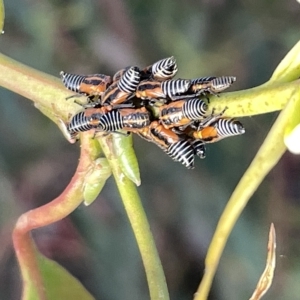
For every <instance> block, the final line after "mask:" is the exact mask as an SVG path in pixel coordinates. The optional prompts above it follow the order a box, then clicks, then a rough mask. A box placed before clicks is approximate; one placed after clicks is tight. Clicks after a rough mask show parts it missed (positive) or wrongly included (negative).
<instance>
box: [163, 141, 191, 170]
mask: <svg viewBox="0 0 300 300" xmlns="http://www.w3.org/2000/svg"><path fill="white" fill-rule="evenodd" d="M165 152H166V153H167V154H168V155H169V156H170V157H172V158H173V160H175V161H179V162H180V163H182V164H183V165H184V166H186V167H187V168H188V169H193V168H194V148H193V146H192V145H191V144H190V143H189V142H188V141H187V140H182V141H179V142H177V143H174V144H171V145H170V146H169V147H168V148H167V150H166V151H165Z"/></svg>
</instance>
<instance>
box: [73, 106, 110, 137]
mask: <svg viewBox="0 0 300 300" xmlns="http://www.w3.org/2000/svg"><path fill="white" fill-rule="evenodd" d="M107 112H108V111H107V110H106V108H105V107H102V108H87V109H85V110H84V111H81V112H79V113H77V114H75V115H74V116H73V117H72V119H71V121H70V123H69V124H68V126H67V130H68V132H69V134H70V135H71V137H75V136H76V135H77V134H78V133H79V132H84V131H88V130H91V129H96V128H97V125H98V122H97V121H95V120H94V119H93V118H92V116H93V115H94V114H96V113H97V116H98V117H99V116H100V115H104V114H106V113H107Z"/></svg>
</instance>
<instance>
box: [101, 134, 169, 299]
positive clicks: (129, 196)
mask: <svg viewBox="0 0 300 300" xmlns="http://www.w3.org/2000/svg"><path fill="white" fill-rule="evenodd" d="M99 141H100V144H101V147H102V150H103V152H104V154H105V155H106V157H107V159H108V161H109V163H110V165H111V168H112V172H113V174H114V177H115V180H116V183H117V186H118V189H119V192H120V195H121V198H122V201H123V204H124V206H125V210H126V212H127V215H128V218H129V221H130V224H131V226H132V229H133V232H134V235H135V238H136V240H137V244H138V247H139V249H140V253H141V256H142V260H143V264H144V267H145V271H146V276H147V281H148V286H149V291H150V296H151V299H152V300H158V299H161V300H163V299H164V300H167V299H169V294H168V289H167V285H166V279H165V276H164V272H163V269H162V266H161V262H160V259H159V256H158V253H157V249H156V247H155V243H154V239H153V236H152V234H151V231H150V227H149V224H148V221H147V218H146V214H145V211H144V209H143V206H142V204H141V200H140V197H139V195H138V193H137V190H136V187H135V185H134V183H133V182H132V181H131V180H130V179H128V178H127V177H126V176H125V175H124V174H123V173H122V171H121V168H120V166H119V162H118V157H117V155H116V154H115V152H114V149H113V146H112V139H111V136H109V137H106V138H103V139H100V140H99Z"/></svg>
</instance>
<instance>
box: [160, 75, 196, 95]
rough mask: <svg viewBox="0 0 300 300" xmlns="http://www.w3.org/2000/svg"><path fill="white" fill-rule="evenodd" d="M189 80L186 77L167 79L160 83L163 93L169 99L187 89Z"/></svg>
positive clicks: (189, 83)
mask: <svg viewBox="0 0 300 300" xmlns="http://www.w3.org/2000/svg"><path fill="white" fill-rule="evenodd" d="M190 85H191V81H190V80H187V79H175V80H167V81H163V82H162V83H161V89H162V91H163V93H164V94H165V95H166V96H168V97H170V98H171V99H172V98H173V97H176V96H180V95H181V94H183V93H185V92H187V91H188V89H189V87H190Z"/></svg>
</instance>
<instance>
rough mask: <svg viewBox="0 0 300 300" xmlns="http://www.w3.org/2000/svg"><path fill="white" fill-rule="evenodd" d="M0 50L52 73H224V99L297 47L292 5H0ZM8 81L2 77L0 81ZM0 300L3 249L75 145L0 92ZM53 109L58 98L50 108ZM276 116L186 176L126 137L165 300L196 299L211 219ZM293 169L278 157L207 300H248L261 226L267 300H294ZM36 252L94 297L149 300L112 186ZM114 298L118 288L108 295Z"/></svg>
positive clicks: (7, 263)
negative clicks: (0, 16)
mask: <svg viewBox="0 0 300 300" xmlns="http://www.w3.org/2000/svg"><path fill="white" fill-rule="evenodd" d="M5 7H6V20H5V25H4V30H5V34H4V35H2V36H1V37H0V38H1V43H0V51H1V52H2V53H4V54H7V55H9V56H10V57H12V58H14V59H17V60H19V61H21V62H23V63H26V64H28V65H29V66H32V67H34V68H37V69H39V70H41V71H44V72H47V73H50V74H52V75H55V76H58V74H59V71H61V70H64V71H67V72H72V73H82V74H88V73H97V72H99V73H107V74H113V73H114V72H115V71H116V70H118V69H120V68H122V67H124V66H127V65H131V64H134V65H139V66H146V65H149V64H151V63H152V62H154V61H156V60H158V59H160V58H163V57H167V56H170V55H174V56H175V57H176V59H177V63H178V66H179V74H178V76H179V77H188V78H189V77H196V76H208V75H216V76H218V75H234V76H236V77H237V79H238V80H237V82H236V83H235V84H234V86H233V88H234V89H237V90H238V89H243V88H249V87H252V86H255V85H258V84H261V83H263V82H264V81H266V80H268V79H269V77H270V76H271V74H272V72H273V70H274V68H275V67H276V66H277V64H278V63H279V61H280V60H281V58H282V57H283V56H284V55H285V54H286V53H287V52H288V50H289V49H290V48H291V47H292V46H293V45H294V44H295V43H296V41H297V40H299V25H300V24H299V13H300V5H299V3H297V2H296V1H295V0H293V1H292V0H288V1H279V0H273V1H271V2H270V1H262V2H259V1H247V0H243V1H225V0H213V1H207V0H203V1H192V0H187V1H184V2H182V1H177V0H176V1H175V0H173V1H170V0H165V1H158V0H156V1H151V3H150V2H147V1H136V0H131V1H121V0H111V1H108V0H98V1H93V0H77V1H72V0H68V1H63V2H61V1H55V0H53V1H43V0H41V1H38V2H33V1H26V2H25V1H20V0H17V1H6V2H5ZM1 76H5V74H1ZM0 99H1V100H2V103H3V107H2V110H1V113H0V114H1V118H0V128H1V129H0V137H1V140H2V141H3V142H2V143H1V146H0V190H1V194H2V196H1V197H0V226H1V230H0V238H1V247H0V266H1V268H0V278H1V279H2V280H1V281H0V299H7V300H10V299H13V300H14V299H18V298H19V297H20V292H21V291H20V290H21V283H20V277H19V270H18V266H17V263H16V260H15V256H14V252H13V249H12V243H11V231H12V227H13V224H14V223H15V222H16V219H17V217H18V216H19V215H20V214H21V213H22V212H25V211H27V210H29V209H31V208H35V207H38V206H40V205H42V204H45V203H47V202H49V201H50V200H52V199H53V198H54V197H56V196H57V195H58V194H60V193H61V191H62V190H63V189H64V187H65V186H66V185H67V183H68V182H69V181H70V178H71V176H72V175H73V173H74V171H75V168H76V165H77V162H78V154H79V147H78V145H76V144H75V145H71V144H68V143H67V142H66V140H65V139H64V138H63V136H62V135H61V132H60V131H59V130H57V127H56V126H55V124H54V123H52V122H51V121H50V120H48V119H47V118H45V117H44V116H43V115H42V114H40V113H39V112H38V110H36V109H35V108H34V107H33V105H32V103H31V102H29V101H27V100H26V99H21V97H20V96H18V95H17V94H13V93H11V92H9V91H7V90H4V89H0ZM53 100H54V101H55V99H53ZM276 115H277V114H269V115H263V116H258V117H253V118H244V119H242V120H241V121H242V122H243V124H244V125H245V127H246V134H245V135H243V136H241V137H235V138H231V139H228V140H224V141H222V142H220V143H217V144H215V145H210V146H209V147H208V155H207V158H206V159H205V160H204V161H200V160H199V161H197V163H196V169H195V170H193V171H190V170H186V169H185V168H184V167H183V166H181V165H180V164H178V163H174V162H173V161H172V160H171V159H170V158H168V157H167V156H166V155H165V154H164V153H162V152H161V150H160V149H158V148H157V147H156V146H155V145H152V144H149V143H147V142H145V141H143V140H140V139H138V138H135V139H134V143H135V150H136V154H137V157H138V159H139V164H140V171H141V179H142V185H141V186H140V187H139V193H140V195H141V198H142V199H143V204H144V207H145V210H146V213H147V216H148V218H149V220H150V223H151V228H152V231H153V233H154V236H155V239H156V243H157V246H158V250H159V252H160V257H161V259H162V263H163V267H164V270H165V273H166V277H167V282H168V287H169V289H170V296H171V299H175V300H177V299H178V300H179V299H192V295H193V293H194V292H195V291H196V289H197V286H198V284H199V281H200V278H201V276H202V273H203V260H204V257H205V254H206V251H207V247H208V245H209V242H210V240H211V237H212V234H213V232H214V230H215V227H216V224H217V222H218V219H219V217H220V214H221V212H222V210H223V208H224V206H225V204H226V201H227V200H228V198H229V196H230V194H231V193H232V191H233V189H234V187H235V185H236V184H237V182H238V180H239V178H240V177H241V176H242V174H243V173H244V171H245V169H246V168H247V166H248V165H249V163H250V162H251V160H252V158H253V157H254V155H255V153H256V151H257V149H258V148H259V146H260V145H261V143H262V141H263V140H264V138H265V136H266V134H267V132H268V130H269V128H270V126H271V124H272V123H273V121H274V120H275V118H276ZM299 167H300V159H299V157H298V156H294V155H291V154H288V153H287V154H286V155H284V157H283V159H282V160H281V161H280V162H279V164H278V165H277V166H276V168H275V169H274V170H273V171H272V172H271V174H270V175H269V176H268V177H267V178H266V180H265V181H264V183H263V184H262V185H261V187H260V188H259V190H258V191H257V193H255V195H254V196H253V197H252V201H251V202H250V203H249V205H248V206H247V208H246V210H245V211H244V213H243V214H242V216H241V218H240V219H239V221H238V223H237V225H236V226H235V229H234V231H233V234H232V235H231V237H230V240H229V243H228V245H227V247H226V249H225V253H224V255H223V257H222V259H221V264H220V268H219V269H218V272H217V278H216V280H215V282H214V285H213V290H212V292H211V295H210V299H211V300H213V299H217V300H221V299H233V300H234V299H248V298H249V297H250V295H251V293H252V291H253V289H254V288H255V285H256V283H257V279H258V278H259V276H260V274H261V272H262V271H263V269H264V265H265V245H266V240H267V233H268V229H269V224H270V222H274V223H275V226H276V231H277V253H278V256H279V258H278V260H277V269H276V271H275V278H274V281H273V285H272V288H271V290H270V291H269V292H268V294H267V295H266V296H265V298H264V299H287V300H288V299H297V297H298V295H299V293H300V287H299V284H297V283H298V278H299V276H300V260H299V255H298V253H299V251H300V246H299V243H298V239H299V235H300V231H299V228H300V226H299V225H300V222H299V215H300V207H299V204H300V201H299V199H300V190H299V184H298V182H299V179H300V178H299V177H300V175H299V174H300V173H299ZM34 237H35V240H36V242H37V244H38V247H39V248H40V249H41V252H42V253H44V254H45V255H46V256H47V257H49V258H52V259H54V260H56V261H58V262H59V263H60V264H62V265H63V266H65V267H66V268H67V269H68V270H69V271H70V272H71V273H72V274H74V276H76V277H77V278H78V279H79V280H80V281H81V282H82V283H83V284H84V286H85V287H87V289H88V290H89V291H90V292H91V293H92V294H93V295H95V297H96V299H107V300H110V299H119V298H121V299H124V300H126V299H128V300H134V299H147V298H148V288H147V285H146V280H145V275H144V269H143V266H142V264H141V258H140V255H139V252H138V249H137V246H136V242H135V240H134V236H133V233H132V231H131V228H130V225H129V223H128V220H127V216H126V214H125V211H124V208H123V205H122V203H121V201H120V197H119V195H118V192H117V190H116V186H115V184H114V182H113V180H109V181H108V183H107V184H106V186H105V188H104V190H103V192H102V193H101V195H100V196H99V197H98V199H97V200H96V201H95V202H94V203H93V204H92V205H91V206H89V207H85V206H80V207H79V208H78V209H77V210H76V211H75V212H74V213H73V214H72V215H71V216H70V217H69V218H66V219H64V220H62V221H60V222H58V223H55V224H53V225H51V226H48V227H45V228H43V229H39V230H36V231H35V232H34ZM116 287H117V288H116Z"/></svg>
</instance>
